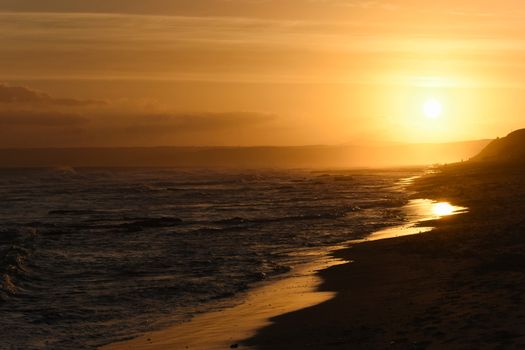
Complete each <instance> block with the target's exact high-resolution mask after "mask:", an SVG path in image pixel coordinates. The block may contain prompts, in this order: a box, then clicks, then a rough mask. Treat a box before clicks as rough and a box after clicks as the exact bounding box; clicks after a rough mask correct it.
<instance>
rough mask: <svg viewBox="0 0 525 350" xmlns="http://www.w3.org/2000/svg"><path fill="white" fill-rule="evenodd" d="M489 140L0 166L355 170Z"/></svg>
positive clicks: (138, 152) (7, 152)
mask: <svg viewBox="0 0 525 350" xmlns="http://www.w3.org/2000/svg"><path fill="white" fill-rule="evenodd" d="M488 143H489V140H481V141H471V142H459V143H450V144H411V145H410V144H405V145H401V144H397V145H390V146H382V147H359V146H308V147H242V148H228V147H226V148H224V147H223V148H217V147H206V148H203V147H188V148H181V147H157V148H69V149H4V150H0V167H206V168H213V167H234V168H356V167H392V166H409V165H428V164H433V163H451V162H459V161H462V160H467V159H469V158H470V157H473V156H474V155H476V154H477V153H478V152H479V151H480V150H481V149H482V148H483V147H484V146H486V145H487V144H488Z"/></svg>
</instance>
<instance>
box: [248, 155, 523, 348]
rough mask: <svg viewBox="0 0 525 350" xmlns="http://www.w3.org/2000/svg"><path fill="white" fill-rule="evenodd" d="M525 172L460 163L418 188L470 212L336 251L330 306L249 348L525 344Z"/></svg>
mask: <svg viewBox="0 0 525 350" xmlns="http://www.w3.org/2000/svg"><path fill="white" fill-rule="evenodd" d="M523 169H524V168H523V167H522V166H517V165H514V166H511V165H507V166H503V165H501V164H497V165H494V164H487V165H480V164H478V165H476V164H460V165H456V166H449V167H445V168H443V169H442V172H441V173H439V174H435V175H432V176H428V177H425V178H423V179H421V180H419V181H418V182H416V184H415V185H414V187H413V188H414V189H415V190H417V194H416V195H417V196H422V197H426V198H433V199H436V200H449V201H452V202H454V203H458V204H460V205H462V206H465V207H468V208H469V212H468V213H466V214H462V215H458V216H451V217H447V218H443V219H441V220H438V221H436V222H434V223H433V224H434V225H435V226H436V229H435V230H433V231H432V232H429V233H424V234H421V235H414V236H407V237H400V238H395V239H388V240H382V241H375V242H370V243H364V244H359V245H355V246H353V247H351V248H349V249H344V250H341V251H339V252H337V254H336V255H337V256H339V257H341V258H343V259H347V260H352V261H353V262H352V263H348V264H344V265H340V266H335V267H331V268H329V269H326V270H324V271H322V272H321V277H322V279H323V281H324V282H323V284H322V285H321V288H320V290H322V291H336V292H337V295H336V297H335V298H334V299H331V300H329V301H327V302H325V303H322V304H320V305H317V306H315V307H311V308H308V309H304V310H300V311H297V312H293V313H288V314H285V315H281V316H279V317H276V318H273V319H272V325H271V326H269V327H266V328H264V329H262V330H260V331H259V332H258V334H257V335H256V336H255V337H253V338H251V339H248V340H247V341H246V342H245V344H247V345H250V346H256V347H257V348H261V349H305V348H310V349H385V348H391V349H445V348H446V349H480V348H483V349H484V348H490V349H492V348H497V349H508V348H523V346H525V338H524V335H525V309H524V308H523V307H522V304H521V303H522V299H523V292H524V291H525V255H524V254H523V251H524V250H523V248H524V240H523V237H522V232H523V228H524V225H525V221H524V220H523V217H522V214H521V213H522V212H523V208H524V204H525V203H524V199H523V198H524V196H523V191H524V188H525V187H524V181H525V180H524V179H523V177H522V171H523Z"/></svg>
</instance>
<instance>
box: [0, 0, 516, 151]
mask: <svg viewBox="0 0 525 350" xmlns="http://www.w3.org/2000/svg"><path fill="white" fill-rule="evenodd" d="M524 29H525V4H524V3H523V1H517V0H511V1H504V2H496V1H479V0H477V1H474V0H468V1H467V0H455V1H450V0H446V1H439V2H437V1H436V2H427V1H425V2H424V1H415V0H404V1H402V0H398V1H394V0H393V1H386V0H385V1H381V0H376V1H374V0H288V1H287V0H191V1H190V0H187V1H186V0H182V1H172V0H150V1H136V0H119V1H116V0H90V1H71V0H46V1H42V0H0V33H1V34H0V125H1V126H2V127H1V128H0V147H31V146H153V145H234V146H239V145H241V146H243V145H302V144H338V143H358V144H367V143H375V142H446V141H453V140H466V139H480V138H492V137H496V136H504V135H505V134H507V133H508V132H510V131H511V130H513V129H516V128H520V127H523V126H524V124H523V121H522V119H523V118H522V116H523V115H525V113H524V112H525V98H523V96H522V95H523V93H524V92H525V90H524V87H525V85H524V84H525V79H524V78H525V30H524ZM430 98H433V99H436V100H438V101H439V102H440V103H441V104H442V105H443V114H442V115H441V116H440V117H439V118H437V119H432V120H431V119H428V118H425V116H424V115H423V113H422V112H421V106H422V105H423V104H424V102H425V101H426V100H428V99H430ZM524 121H525V120H524Z"/></svg>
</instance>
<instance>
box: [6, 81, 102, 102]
mask: <svg viewBox="0 0 525 350" xmlns="http://www.w3.org/2000/svg"><path fill="white" fill-rule="evenodd" d="M0 103H4V104H10V105H11V104H23V105H55V106H92V105H104V104H106V102H104V101H98V100H82V99H73V98H55V97H51V96H50V95H48V94H46V93H43V92H39V91H36V90H31V89H29V88H26V87H23V86H9V85H6V84H1V83H0Z"/></svg>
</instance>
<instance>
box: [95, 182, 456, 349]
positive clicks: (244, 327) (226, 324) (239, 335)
mask: <svg viewBox="0 0 525 350" xmlns="http://www.w3.org/2000/svg"><path fill="white" fill-rule="evenodd" d="M417 178H418V176H416V177H411V178H406V179H402V180H401V181H399V183H398V185H397V186H399V187H400V188H402V189H406V187H407V186H409V185H410V184H411V183H412V182H413V180H416V179H417ZM402 209H403V211H404V212H405V215H406V217H407V221H408V222H407V223H405V224H403V225H398V226H394V227H387V228H385V229H381V230H379V231H374V232H372V233H371V234H369V235H368V236H367V237H365V238H364V239H358V240H352V241H348V242H345V243H343V244H341V245H340V246H338V247H332V248H331V249H329V250H325V251H323V252H320V253H319V256H320V258H317V259H314V260H313V261H312V262H311V263H309V264H305V265H301V266H299V267H298V268H297V269H294V270H293V271H292V272H291V273H289V274H287V275H285V276H283V277H282V278H281V279H278V280H276V281H270V282H261V283H259V284H258V285H255V286H253V287H254V288H253V289H252V290H250V291H248V292H246V293H244V294H243V295H242V296H241V298H240V302H239V303H238V305H236V306H233V307H229V308H224V309H222V310H219V311H211V312H207V313H203V314H199V315H197V316H196V317H194V318H193V319H191V320H190V321H188V322H185V323H182V324H177V325H174V326H171V327H168V328H166V329H163V330H158V331H153V332H148V333H146V334H144V335H142V336H139V337H137V338H135V339H131V340H127V341H123V342H118V343H112V344H109V345H106V346H103V347H101V349H104V350H123V349H155V350H164V349H173V348H188V349H225V348H229V347H230V346H232V347H234V348H253V347H254V345H253V344H252V345H251V344H249V342H243V341H242V340H243V339H249V338H253V337H255V336H256V335H257V332H258V331H260V330H262V329H265V328H267V327H269V326H271V322H270V320H273V319H275V318H276V317H279V316H280V315H283V314H289V313H292V312H295V311H298V310H303V309H307V308H311V307H315V306H316V305H320V304H323V303H326V302H329V301H330V300H332V299H334V298H335V297H336V295H337V293H338V291H331V290H324V283H323V281H324V278H325V276H324V272H325V271H327V270H329V269H330V268H336V267H337V266H340V265H342V266H344V265H346V264H347V263H348V262H349V261H351V259H352V257H349V256H347V255H345V254H342V252H344V251H346V249H348V246H349V245H350V246H355V245H361V244H366V243H367V242H372V241H375V240H384V239H387V238H392V237H399V236H408V235H414V234H418V233H422V232H427V231H430V230H432V228H433V227H430V226H428V225H424V224H425V223H426V222H430V221H432V220H433V219H437V218H439V216H438V215H435V214H434V213H432V212H431V209H432V201H430V200H422V199H412V200H410V202H409V203H407V204H406V205H404V206H403V207H402ZM462 209H464V208H459V207H457V208H454V211H453V212H451V213H449V215H451V214H456V213H460V212H461V210H462Z"/></svg>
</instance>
